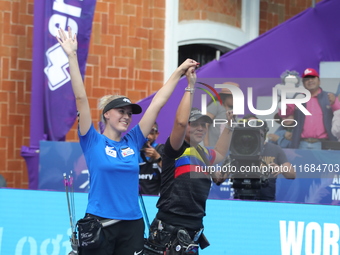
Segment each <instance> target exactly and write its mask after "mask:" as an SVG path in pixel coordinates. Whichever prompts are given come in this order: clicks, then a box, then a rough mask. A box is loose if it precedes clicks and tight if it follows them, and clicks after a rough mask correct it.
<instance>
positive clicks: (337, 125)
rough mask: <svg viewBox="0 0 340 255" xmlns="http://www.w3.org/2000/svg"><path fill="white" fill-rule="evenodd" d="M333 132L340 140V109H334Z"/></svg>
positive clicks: (339, 98)
mask: <svg viewBox="0 0 340 255" xmlns="http://www.w3.org/2000/svg"><path fill="white" fill-rule="evenodd" d="M338 100H339V101H340V94H339V95H338ZM332 134H333V135H334V136H335V137H336V138H337V139H338V141H339V142H340V109H339V110H336V111H334V116H333V119H332Z"/></svg>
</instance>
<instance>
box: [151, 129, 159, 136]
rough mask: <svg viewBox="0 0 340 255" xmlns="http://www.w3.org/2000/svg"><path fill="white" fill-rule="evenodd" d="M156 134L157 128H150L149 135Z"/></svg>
mask: <svg viewBox="0 0 340 255" xmlns="http://www.w3.org/2000/svg"><path fill="white" fill-rule="evenodd" d="M157 133H158V128H156V127H153V128H151V131H150V134H151V135H153V134H157Z"/></svg>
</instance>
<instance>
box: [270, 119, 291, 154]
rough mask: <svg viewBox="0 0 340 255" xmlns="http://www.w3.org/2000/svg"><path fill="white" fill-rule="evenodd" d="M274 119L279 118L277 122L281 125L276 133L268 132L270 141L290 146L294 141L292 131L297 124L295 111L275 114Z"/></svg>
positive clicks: (282, 145) (283, 146)
mask: <svg viewBox="0 0 340 255" xmlns="http://www.w3.org/2000/svg"><path fill="white" fill-rule="evenodd" d="M274 119H278V121H277V123H278V124H279V125H280V126H279V127H278V128H277V129H276V131H275V132H274V134H272V133H271V134H268V135H267V138H268V140H269V142H271V143H274V144H277V145H279V146H280V147H281V148H289V147H290V143H291V141H292V131H293V128H294V126H295V124H296V122H295V121H294V113H290V114H287V115H285V116H282V115H281V116H280V115H279V114H278V113H276V114H275V116H274Z"/></svg>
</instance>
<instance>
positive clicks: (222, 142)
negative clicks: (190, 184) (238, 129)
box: [214, 111, 233, 164]
mask: <svg viewBox="0 0 340 255" xmlns="http://www.w3.org/2000/svg"><path fill="white" fill-rule="evenodd" d="M226 118H227V120H228V123H227V125H226V127H225V128H224V130H223V132H222V134H221V135H220V137H219V138H218V140H217V143H216V145H215V148H214V150H215V151H216V159H215V162H214V164H218V163H220V162H221V161H223V160H224V159H225V158H226V156H227V152H228V150H229V146H230V142H231V137H232V135H233V128H232V127H231V121H232V119H233V112H232V111H227V112H226Z"/></svg>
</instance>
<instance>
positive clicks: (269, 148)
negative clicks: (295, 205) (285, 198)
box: [240, 114, 296, 201]
mask: <svg viewBox="0 0 340 255" xmlns="http://www.w3.org/2000/svg"><path fill="white" fill-rule="evenodd" d="M243 119H245V120H247V121H248V122H249V121H250V120H251V122H250V123H249V126H252V127H254V126H255V127H254V128H257V127H256V126H258V127H261V128H263V130H264V132H265V134H264V137H266V134H267V132H268V126H267V123H266V121H259V122H258V123H259V124H256V119H258V118H257V117H256V116H255V115H253V114H249V115H246V116H244V117H243ZM240 121H242V120H240ZM261 158H262V160H263V161H264V162H265V163H266V164H267V165H268V166H271V167H273V168H276V169H278V170H279V171H275V172H273V173H271V174H270V176H269V180H268V186H265V187H261V189H260V191H259V194H258V195H257V196H256V197H255V200H267V201H275V199H276V179H277V177H278V176H279V175H280V174H282V175H283V176H284V177H285V178H286V179H295V177H296V173H295V170H294V167H293V166H292V164H291V163H290V162H288V159H287V156H286V154H285V152H284V151H283V150H282V148H281V147H280V146H278V145H276V144H273V143H268V142H266V141H265V142H264V147H263V150H262V153H261ZM286 170H289V171H286Z"/></svg>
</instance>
